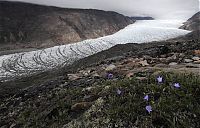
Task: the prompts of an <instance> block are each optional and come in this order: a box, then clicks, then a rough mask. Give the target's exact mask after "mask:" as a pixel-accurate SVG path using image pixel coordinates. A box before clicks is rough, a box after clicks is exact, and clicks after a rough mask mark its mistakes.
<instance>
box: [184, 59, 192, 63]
mask: <svg viewBox="0 0 200 128" xmlns="http://www.w3.org/2000/svg"><path fill="white" fill-rule="evenodd" d="M184 62H185V63H190V62H193V60H191V59H184Z"/></svg>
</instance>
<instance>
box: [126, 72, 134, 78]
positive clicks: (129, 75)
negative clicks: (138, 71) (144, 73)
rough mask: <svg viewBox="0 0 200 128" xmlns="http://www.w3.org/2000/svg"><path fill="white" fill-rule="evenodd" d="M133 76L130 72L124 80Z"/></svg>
mask: <svg viewBox="0 0 200 128" xmlns="http://www.w3.org/2000/svg"><path fill="white" fill-rule="evenodd" d="M133 75H134V73H132V72H130V73H128V74H126V78H132V77H133Z"/></svg>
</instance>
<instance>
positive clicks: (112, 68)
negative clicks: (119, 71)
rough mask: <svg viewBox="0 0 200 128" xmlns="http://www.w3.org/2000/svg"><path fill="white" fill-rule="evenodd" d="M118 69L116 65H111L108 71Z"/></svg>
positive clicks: (107, 68)
mask: <svg viewBox="0 0 200 128" xmlns="http://www.w3.org/2000/svg"><path fill="white" fill-rule="evenodd" d="M115 68H116V66H115V65H114V64H111V65H109V66H108V67H106V69H105V70H106V71H112V70H114V69H115Z"/></svg>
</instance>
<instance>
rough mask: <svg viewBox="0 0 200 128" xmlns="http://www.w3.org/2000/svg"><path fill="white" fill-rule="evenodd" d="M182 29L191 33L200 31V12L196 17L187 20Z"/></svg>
mask: <svg viewBox="0 0 200 128" xmlns="http://www.w3.org/2000/svg"><path fill="white" fill-rule="evenodd" d="M181 28H182V29H186V30H191V31H197V30H198V31H199V30H200V12H197V13H196V14H195V15H194V16H192V17H191V18H190V19H188V20H187V22H185V23H184V25H183V26H182V27H181Z"/></svg>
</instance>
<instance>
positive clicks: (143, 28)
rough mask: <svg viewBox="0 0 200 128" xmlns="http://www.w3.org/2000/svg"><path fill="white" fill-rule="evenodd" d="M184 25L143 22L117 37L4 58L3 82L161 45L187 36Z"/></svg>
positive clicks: (0, 61)
mask: <svg viewBox="0 0 200 128" xmlns="http://www.w3.org/2000/svg"><path fill="white" fill-rule="evenodd" d="M183 22H184V21H179V20H149V21H139V22H136V23H134V24H131V25H129V26H127V27H126V28H124V29H122V30H120V31H118V32H117V33H115V34H113V35H109V36H105V37H101V38H97V39H89V40H85V41H82V42H78V43H74V44H67V45H61V46H55V47H51V48H47V49H43V50H37V51H31V52H23V53H16V54H10V55H4V56H0V81H5V80H10V79H12V78H16V77H20V76H24V75H31V74H33V73H37V72H42V71H46V70H49V69H52V68H56V67H61V66H63V65H69V64H72V63H73V62H74V61H76V60H79V59H81V58H84V57H87V56H90V55H93V54H95V53H98V52H100V51H103V50H106V49H109V48H111V47H113V46H115V45H117V44H126V43H145V42H151V41H161V40H167V39H170V38H175V37H178V36H181V35H185V34H187V33H189V32H190V31H186V30H181V29H178V27H180V26H181V25H182V23H183Z"/></svg>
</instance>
